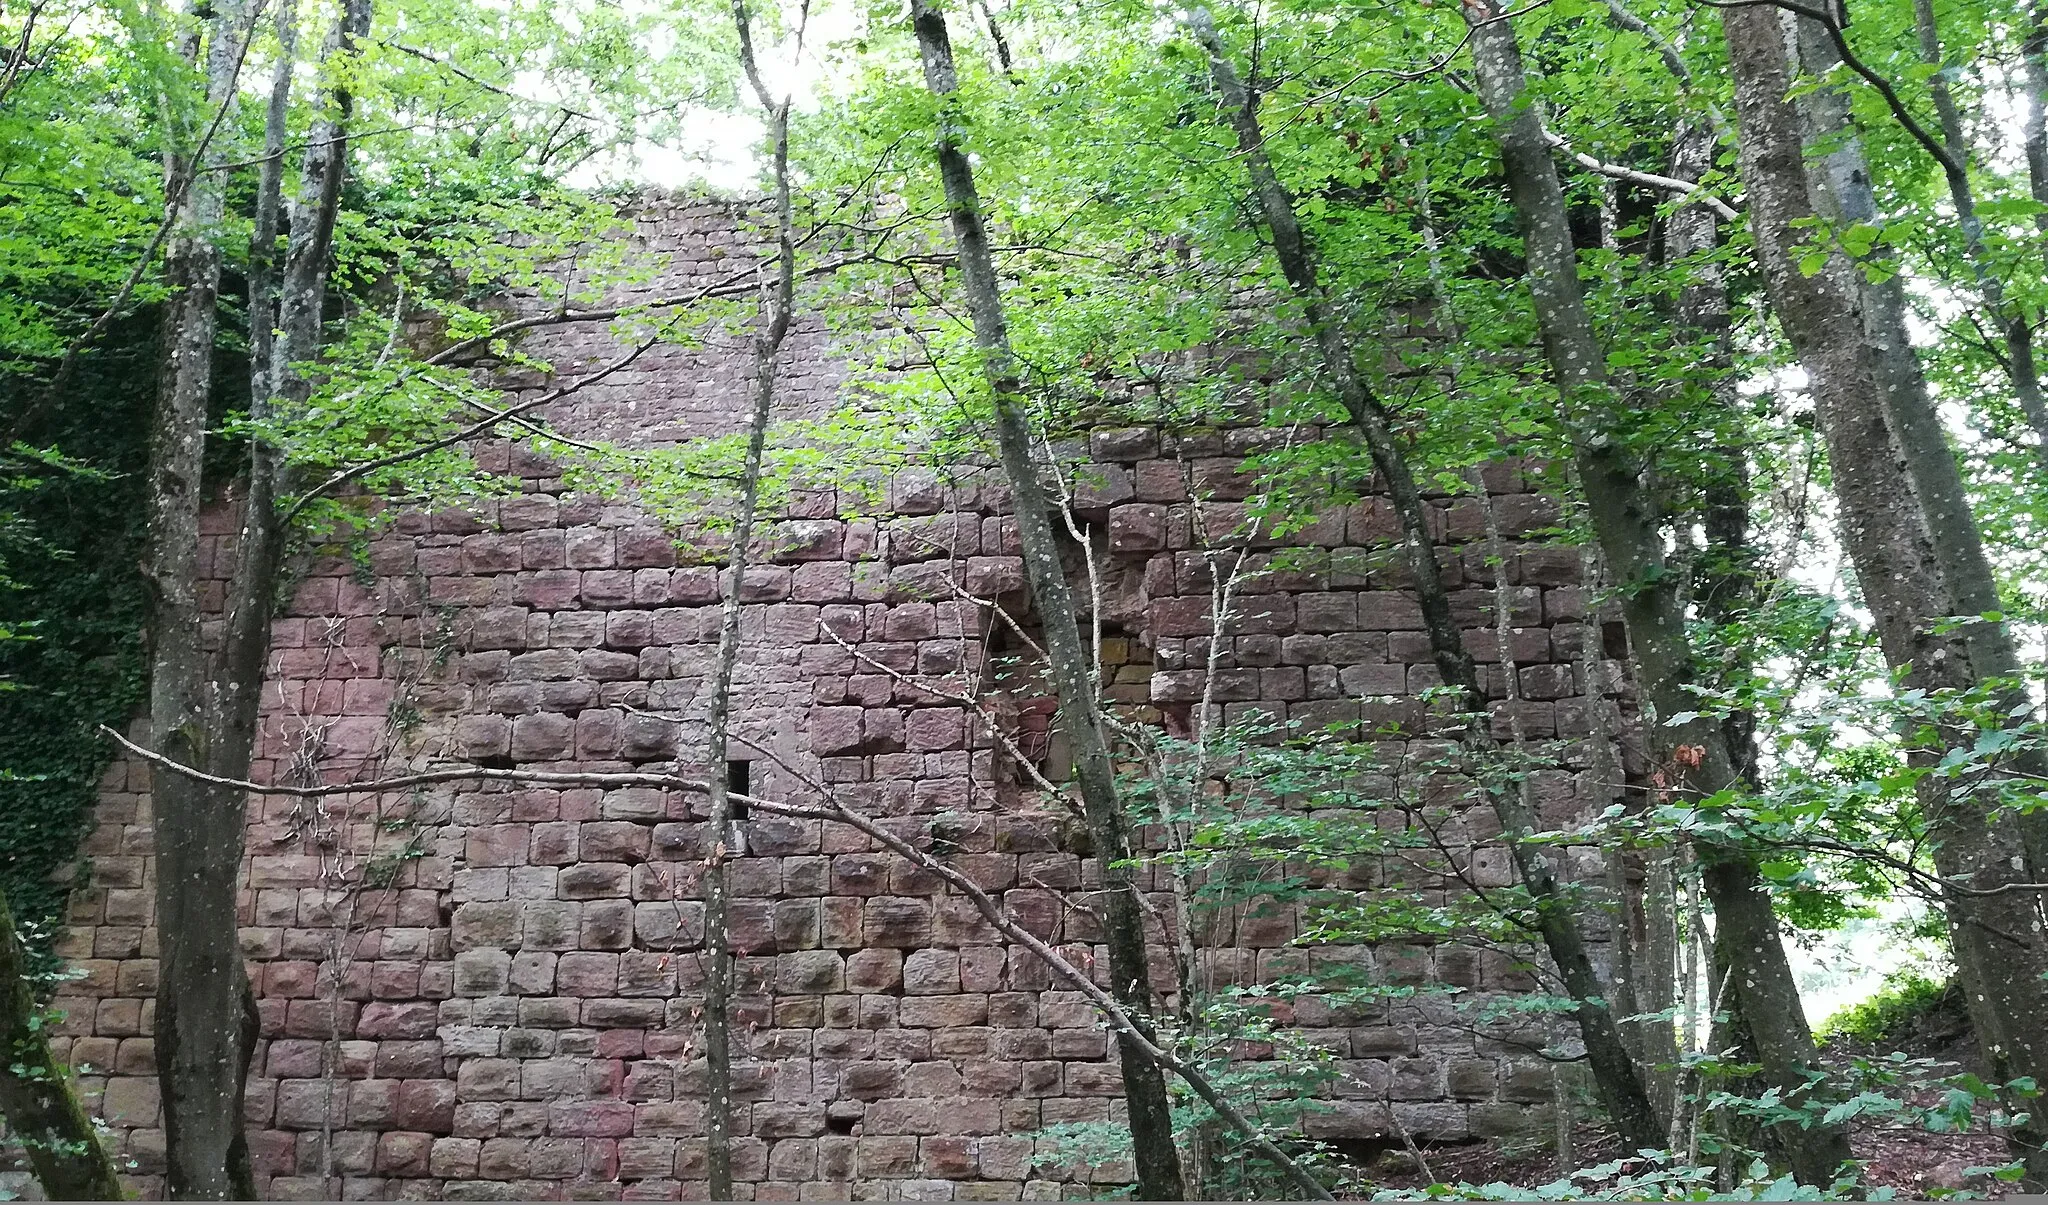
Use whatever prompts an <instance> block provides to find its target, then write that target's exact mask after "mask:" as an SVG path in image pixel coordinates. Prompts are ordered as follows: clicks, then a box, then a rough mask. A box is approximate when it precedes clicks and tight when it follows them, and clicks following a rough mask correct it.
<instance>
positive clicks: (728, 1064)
mask: <svg viewBox="0 0 2048 1205" xmlns="http://www.w3.org/2000/svg"><path fill="white" fill-rule="evenodd" d="M732 14H733V23H734V25H735V27H736V28H737V31H738V34H739V47H740V63H741V67H742V70H743V71H744V72H745V74H746V77H747V80H748V82H749V83H750V84H751V85H752V87H753V89H754V94H755V96H756V98H757V99H758V100H759V101H760V102H761V106H762V108H764V109H766V110H767V112H768V138H769V154H770V158H771V162H772V163H773V166H774V173H775V198H774V206H775V278H774V283H773V284H772V285H764V288H763V290H762V293H763V296H762V307H761V308H762V315H761V326H760V329H758V330H757V331H755V333H754V341H753V353H754V380H753V404H752V407H751V410H750V412H749V415H748V420H747V452H746V461H745V467H744V468H743V469H742V470H741V478H740V500H739V514H738V515H737V516H736V518H735V519H734V522H733V533H732V554H731V556H729V557H728V558H727V562H726V581H725V585H724V594H723V597H722V598H721V599H720V606H719V624H718V661H717V664H716V666H715V667H714V669H713V671H712V679H711V682H710V691H709V701H710V707H709V715H708V727H709V741H708V744H709V748H708V749H707V751H706V755H705V761H706V765H707V766H708V767H709V770H710V777H709V780H708V786H709V788H710V789H709V790H708V791H707V792H706V810H707V811H708V812H709V813H710V833H709V835H708V836H707V837H706V841H705V844H706V846H707V849H706V854H705V860H704V950H705V954H706V957H707V959H708V963H707V965H706V968H705V977H704V1061H705V1069H706V1072H707V1079H708V1081H709V1082H708V1095H709V1099H708V1100H707V1102H706V1111H705V1139H706V1163H707V1165H708V1169H709V1170H708V1178H709V1180H710V1191H711V1199H712V1200H714V1201H729V1200H731V1199H733V1184H732V1016H731V1004H732V986H733V977H732V976H733V967H732V927H731V924H730V919H729V913H730V904H729V892H728V885H727V883H726V862H727V860H728V859H729V858H730V857H731V856H733V855H734V854H735V853H737V852H739V843H738V842H737V841H735V840H734V837H733V829H734V825H733V810H732V794H731V783H730V782H729V781H728V780H727V777H726V756H727V753H728V729H729V724H730V720H731V715H732V677H733V670H734V667H735V666H736V665H737V664H738V662H739V650H740V613H741V607H740V593H741V588H742V586H743V585H744V583H745V578H746V571H747V546H748V544H749V543H750V542H751V541H752V539H753V532H754V518H755V513H756V511H757V510H758V509H759V505H760V497H761V458H762V449H763V446H764V445H765V444H766V442H767V438H768V416H769V413H770V411H771V410H772V408H773V406H774V403H775V374H776V368H777V363H778V359H779V357H780V353H781V350H782V343H783V340H784V339H785V338H787V337H788V335H789V328H790V323H791V321H792V319H793V316H794V312H795V307H796V219H795V214H794V211H793V209H792V208H791V203H790V193H789V102H788V100H786V99H785V100H783V101H780V102H777V101H776V100H775V99H774V98H773V97H772V96H771V95H770V94H769V91H768V88H767V85H766V83H765V82H764V81H763V79H762V77H761V72H760V67H759V64H758V63H757V61H756V60H755V56H754V35H753V19H752V17H751V16H750V15H749V14H748V11H747V6H746V0H733V6H732Z"/></svg>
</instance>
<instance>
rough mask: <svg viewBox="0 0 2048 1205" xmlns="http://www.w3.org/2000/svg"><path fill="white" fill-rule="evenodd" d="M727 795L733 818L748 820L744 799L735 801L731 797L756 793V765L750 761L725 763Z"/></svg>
mask: <svg viewBox="0 0 2048 1205" xmlns="http://www.w3.org/2000/svg"><path fill="white" fill-rule="evenodd" d="M725 793H726V795H727V797H728V799H727V803H728V806H730V807H731V808H732V818H733V819H734V820H745V819H746V818H747V804H746V801H745V800H743V799H733V798H731V796H735V795H751V794H753V793H754V763H752V762H749V761H728V762H726V763H725Z"/></svg>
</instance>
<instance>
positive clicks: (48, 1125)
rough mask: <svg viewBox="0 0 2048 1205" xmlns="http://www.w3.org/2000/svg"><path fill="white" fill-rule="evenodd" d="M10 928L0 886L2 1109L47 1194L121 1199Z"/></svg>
mask: <svg viewBox="0 0 2048 1205" xmlns="http://www.w3.org/2000/svg"><path fill="white" fill-rule="evenodd" d="M27 974H28V966H27V962H26V960H25V959H24V958H23V957H22V952H21V941H20V939H19V938H18V937H17V936H16V934H15V931H14V913H13V911H12V910H11V909H9V907H8V906H7V897H6V896H5V895H4V894H0V1042H4V1043H5V1044H6V1047H5V1048H6V1051H7V1058H6V1060H5V1061H4V1062H0V1113H4V1114H5V1115H6V1117H7V1130H8V1133H9V1135H10V1136H11V1137H12V1138H13V1139H14V1140H15V1141H16V1142H19V1143H20V1144H21V1146H22V1149H23V1150H25V1151H27V1152H28V1161H29V1166H30V1167H31V1168H33V1169H35V1173H36V1182H37V1183H38V1184H41V1185H42V1186H43V1195H44V1196H46V1197H48V1198H49V1199H50V1200H52V1201H118V1200H120V1199H121V1198H122V1197H123V1196H125V1195H126V1193H125V1192H124V1191H123V1190H122V1188H121V1177H120V1176H119V1175H118V1174H117V1173H116V1172H115V1171H114V1160H113V1159H112V1157H110V1156H109V1155H108V1154H107V1150H106V1148H105V1147H104V1146H101V1145H100V1136H99V1132H98V1131H96V1130H95V1129H94V1128H93V1124H92V1118H91V1117H90V1116H89V1115H87V1113H86V1111H85V1106H84V1105H82V1104H80V1103H79V1102H78V1093H77V1092H76V1091H75V1090H74V1089H73V1088H72V1086H71V1078H70V1074H69V1072H68V1071H67V1069H66V1068H65V1067H64V1065H63V1063H62V1062H61V1061H60V1060H58V1059H56V1058H54V1057H52V1056H51V1054H50V1037H49V1035H50V1030H49V1027H48V1026H46V1025H44V1024H43V1008H42V1006H41V1005H39V1004H38V1003H37V1002H36V997H35V992H34V990H32V989H31V988H30V986H29V982H28V978H27Z"/></svg>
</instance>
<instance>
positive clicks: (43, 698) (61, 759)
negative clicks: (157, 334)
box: [0, 320, 155, 958]
mask: <svg viewBox="0 0 2048 1205" xmlns="http://www.w3.org/2000/svg"><path fill="white" fill-rule="evenodd" d="M124 325H125V326H127V327H129V328H131V329H127V330H117V331H111V332H109V335H110V337H109V338H108V339H107V340H106V350H105V351H104V352H102V353H100V354H99V355H96V356H93V357H88V358H87V359H86V360H85V361H82V362H81V363H80V365H79V371H78V373H77V375H76V376H75V377H74V378H73V380H72V383H71V385H70V387H69V389H68V390H67V392H66V394H65V396H63V397H61V398H54V399H48V400H47V401H45V402H44V403H43V404H41V405H37V406H33V407H31V406H29V405H28V404H27V402H28V400H29V399H27V398H23V397H19V396H15V397H11V398H10V399H9V400H8V401H7V402H6V403H5V404H0V412H6V413H12V414H32V416H33V417H32V418H31V420H30V422H31V423H32V426H30V427H26V428H24V429H22V430H19V431H16V432H14V433H13V439H12V441H11V446H0V887H4V888H5V890H6V892H7V895H8V898H9V899H10V900H11V902H12V904H13V908H14V914H15V916H16V917H17V918H19V919H20V921H21V922H22V928H23V931H24V938H25V940H26V939H28V938H29V935H31V934H33V935H35V937H34V940H36V941H38V942H40V943H42V948H40V949H32V950H31V953H32V955H35V956H37V957H39V958H47V956H48V948H47V942H48V940H49V938H48V935H50V934H54V933H56V932H58V931H59V930H60V928H61V925H62V921H63V916H64V911H65V906H66V902H67V899H68V897H69V894H70V891H71V888H72V886H73V885H74V883H73V880H74V878H75V877H77V876H76V875H75V874H74V868H75V864H76V861H77V857H78V849H79V843H80V841H81V840H82V839H83V838H84V836H85V835H86V833H87V832H89V831H90V829H91V825H92V816H93V804H94V801H95V798H96V796H97V795H98V792H99V781H100V777H101V775H102V774H103V773H104V772H105V771H106V767H107V765H108V763H109V761H110V760H111V757H112V750H111V749H110V747H109V745H108V742H107V741H106V739H105V738H104V737H102V736H100V735H99V732H98V728H99V726H100V725H101V724H108V725H111V726H114V727H121V726H123V725H125V724H126V723H127V722H128V720H129V719H131V718H132V717H133V716H134V715H135V714H136V712H137V710H138V709H139V708H140V707H141V705H142V702H143V699H144V697H145V693H146V689H147V688H146V676H145V673H144V669H145V664H146V663H145V660H144V656H143V626H144V618H145V615H146V600H145V597H144V594H143V582H142V578H141V573H140V565H141V553H142V541H143V535H144V508H143V486H144V481H143V476H144V472H145V470H146V467H147V463H148V455H149V452H148V443H147V432H148V421H147V418H148V406H149V402H150V398H151V396H152V392H153V388H154V376H155V349H154V346H153V340H152V338H151V335H152V331H151V329H150V326H151V324H149V323H147V322H144V321H140V320H137V321H132V322H129V323H126V324H124ZM37 387H38V386H37V385H36V384H34V383H24V382H21V381H20V380H18V379H16V380H8V381H4V382H0V397H7V396H8V395H13V394H19V393H23V392H26V391H28V390H33V389H35V388H37Z"/></svg>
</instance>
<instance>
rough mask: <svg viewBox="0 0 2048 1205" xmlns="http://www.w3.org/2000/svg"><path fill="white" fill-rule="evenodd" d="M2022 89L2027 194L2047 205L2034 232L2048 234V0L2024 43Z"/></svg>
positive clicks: (2038, 8)
mask: <svg viewBox="0 0 2048 1205" xmlns="http://www.w3.org/2000/svg"><path fill="white" fill-rule="evenodd" d="M2020 55H2021V63H2020V88H2021V90H2022V91H2024V92H2025V94H2026V106H2027V111H2026V116H2025V118H2024V126H2023V133H2022V138H2023V140H2024V142H2025V144H2026V154H2027V191H2028V192H2029V193H2030V194H2032V196H2033V198H2034V200H2035V202H2037V203H2038V204H2040V205H2041V206H2043V209H2042V211H2041V212H2039V213H2037V214H2035V215H2034V229H2036V230H2039V231H2040V232H2041V233H2043V234H2048V0H2034V7H2033V11H2031V12H2029V13H2028V14H2027V32H2026V37H2025V38H2024V40H2023V41H2022V42H2021V43H2020Z"/></svg>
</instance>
